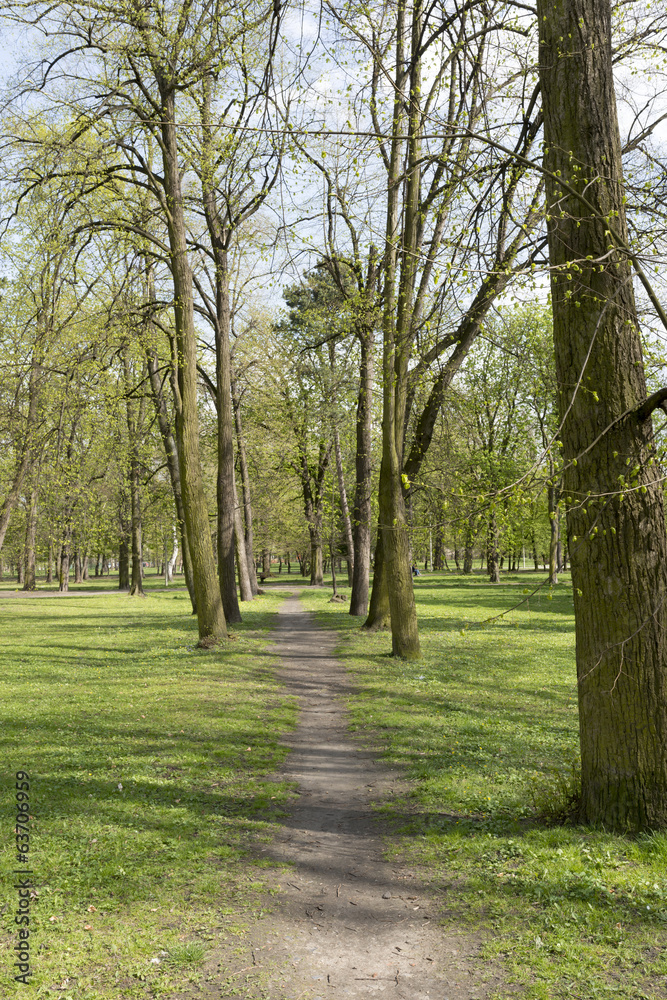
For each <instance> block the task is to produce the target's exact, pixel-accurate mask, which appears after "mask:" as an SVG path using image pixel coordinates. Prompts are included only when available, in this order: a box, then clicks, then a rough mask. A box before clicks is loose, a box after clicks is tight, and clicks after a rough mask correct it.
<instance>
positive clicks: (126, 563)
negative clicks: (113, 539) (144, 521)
mask: <svg viewBox="0 0 667 1000" xmlns="http://www.w3.org/2000/svg"><path fill="white" fill-rule="evenodd" d="M118 589H119V590H129V589H130V545H129V541H128V536H127V535H123V537H122V538H121V539H120V542H119V545H118Z"/></svg>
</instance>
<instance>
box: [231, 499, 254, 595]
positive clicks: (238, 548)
mask: <svg viewBox="0 0 667 1000" xmlns="http://www.w3.org/2000/svg"><path fill="white" fill-rule="evenodd" d="M234 552H235V555H236V568H237V572H238V577H239V592H240V596H241V600H242V601H252V600H253V598H254V596H255V595H254V593H253V589H252V585H251V583H250V574H249V573H248V556H247V553H246V547H245V539H244V537H243V517H242V515H241V508H240V507H239V502H238V497H237V495H236V483H234Z"/></svg>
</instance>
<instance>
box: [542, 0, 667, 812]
mask: <svg viewBox="0 0 667 1000" xmlns="http://www.w3.org/2000/svg"><path fill="white" fill-rule="evenodd" d="M537 10H538V22H539V31H540V82H541V90H542V96H543V104H544V116H545V147H546V153H545V165H546V167H547V169H548V170H549V171H550V173H551V176H550V177H549V178H548V184H547V206H548V208H547V211H548V230H549V255H550V261H551V267H552V285H551V295H552V302H553V313H554V343H555V353H556V372H557V377H558V385H559V394H560V401H559V405H560V412H561V419H562V431H561V438H562V442H563V450H562V458H563V494H562V502H563V503H564V504H566V507H567V530H568V536H569V538H568V544H569V551H570V559H571V565H572V581H573V586H574V606H575V621H576V636H577V674H578V682H579V683H578V689H579V719H580V736H581V757H582V799H581V810H580V819H581V821H583V822H587V823H599V824H604V826H605V827H607V828H609V829H615V830H619V831H627V830H633V831H636V830H640V829H644V828H661V827H663V828H664V827H665V826H667V628H666V627H665V626H666V625H667V621H666V613H667V608H666V600H667V542H666V537H665V520H664V510H663V494H662V482H661V472H660V471H659V469H658V467H657V464H656V455H655V445H654V439H653V430H652V425H651V418H650V406H644V407H643V406H642V404H644V403H645V402H646V385H645V379H644V366H643V361H642V351H641V343H640V338H639V334H638V330H637V313H636V308H635V301H634V294H633V286H632V272H631V268H630V264H629V261H628V258H627V254H626V253H624V252H623V251H622V250H619V249H617V247H618V245H619V244H623V243H624V242H625V241H626V240H627V231H626V224H625V212H624V196H623V186H622V166H621V146H620V139H619V132H618V124H617V117H616V102H615V95H614V86H613V74H612V58H611V14H610V4H609V0H558V2H556V3H554V2H553V0H538V4H537ZM572 189H574V191H575V192H577V193H578V194H579V195H581V196H583V198H584V199H585V202H584V201H582V199H581V198H580V197H577V196H576V194H574V193H573V191H572ZM626 486H627V490H626V489H625V488H624V487H626Z"/></svg>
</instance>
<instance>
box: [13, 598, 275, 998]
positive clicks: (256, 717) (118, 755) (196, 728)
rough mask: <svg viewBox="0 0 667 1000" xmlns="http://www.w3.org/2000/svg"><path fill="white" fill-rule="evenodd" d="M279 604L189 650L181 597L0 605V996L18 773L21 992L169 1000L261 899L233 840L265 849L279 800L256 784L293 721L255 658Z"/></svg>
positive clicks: (260, 605)
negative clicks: (23, 950) (23, 877)
mask: <svg viewBox="0 0 667 1000" xmlns="http://www.w3.org/2000/svg"><path fill="white" fill-rule="evenodd" d="M281 600H282V598H281V597H280V596H279V595H276V594H267V595H266V596H265V597H262V598H260V599H259V600H257V602H254V603H253V605H252V607H251V608H250V609H248V610H246V609H244V623H243V625H242V626H238V627H236V628H235V633H236V640H235V641H231V642H230V643H229V644H228V646H227V647H226V648H225V649H224V650H221V651H217V650H216V651H213V652H206V651H202V650H198V649H195V643H196V641H197V634H196V627H195V622H194V621H193V619H192V617H191V615H190V614H189V601H188V598H187V594H186V593H184V592H173V591H172V592H166V593H165V592H163V593H158V592H155V593H152V594H151V595H150V596H149V597H147V598H146V599H145V600H141V599H130V598H129V597H128V596H127V595H125V594H122V595H115V596H111V595H110V596H108V597H103V598H94V597H85V598H82V599H79V598H77V597H71V598H67V599H62V598H53V597H43V598H37V599H30V600H20V599H16V598H9V599H5V600H2V599H0V719H1V725H0V733H1V736H0V739H1V743H2V761H3V767H2V774H3V780H2V813H1V814H2V816H4V824H5V830H4V834H3V837H2V844H3V851H2V856H1V864H2V874H3V876H4V878H3V884H4V889H3V899H2V903H3V910H2V913H3V920H2V935H1V939H0V955H1V957H0V996H6V997H14V996H16V995H17V989H20V987H17V984H15V983H14V982H13V981H12V975H14V974H15V973H14V972H12V969H11V965H12V962H13V961H14V959H13V957H11V958H10V955H11V954H12V949H13V947H14V944H15V943H16V940H17V938H16V927H15V925H14V911H15V909H16V892H15V891H14V890H13V889H12V888H11V886H12V881H13V879H12V876H11V871H12V869H13V868H15V867H16V857H15V851H14V850H13V849H12V848H13V845H12V832H13V831H12V828H13V821H12V812H13V805H12V803H13V799H14V774H15V772H16V771H17V770H18V769H22V768H25V770H27V771H28V772H29V774H30V777H31V791H30V795H31V806H30V814H31V816H32V817H33V818H32V819H31V823H30V826H31V851H30V857H31V860H32V865H31V867H32V868H33V869H34V872H35V874H34V883H35V888H36V893H37V896H36V898H34V899H33V901H32V913H31V925H30V930H31V939H30V944H31V952H32V954H33V957H32V960H31V967H32V969H33V972H34V975H33V977H32V981H31V987H30V991H31V992H32V993H34V994H35V995H47V994H49V995H51V994H50V990H52V989H55V988H58V990H59V992H58V994H57V995H59V996H60V997H61V998H71V1000H84V998H85V1000H98V998H107V997H112V996H113V997H116V996H122V997H135V996H137V997H144V996H145V997H161V996H162V997H173V996H175V994H176V991H177V990H179V989H180V988H181V987H182V986H183V984H184V983H186V982H187V981H188V980H189V979H194V980H195V981H196V980H197V979H198V977H199V975H200V971H198V970H200V969H201V965H202V961H203V959H204V957H205V955H206V952H207V950H209V949H210V947H211V945H210V942H213V941H216V942H217V941H218V940H219V938H220V937H224V936H225V935H231V938H230V940H233V938H234V933H236V932H238V933H241V932H242V930H243V926H244V921H245V922H247V920H249V919H250V918H251V916H252V913H253V911H254V910H256V909H257V907H258V906H259V905H260V903H259V897H260V891H261V890H262V888H263V885H262V872H261V869H260V868H258V867H257V865H258V862H257V861H256V860H253V858H252V857H248V856H247V848H248V845H249V842H250V840H251V839H252V841H253V842H254V843H256V842H257V839H258V838H259V839H262V838H263V837H265V838H270V836H271V833H272V830H273V825H272V824H273V822H275V820H276V818H277V816H278V815H279V814H280V806H281V804H282V803H284V801H285V799H286V798H287V795H288V790H287V789H286V787H285V786H283V785H282V784H279V783H276V782H275V781H271V780H269V777H268V776H269V775H270V774H271V773H272V772H274V771H275V769H276V767H277V766H278V765H279V763H280V761H281V760H282V759H283V757H284V754H285V751H284V749H283V748H282V747H281V746H280V745H279V742H278V741H279V739H280V737H281V735H282V734H283V733H285V732H286V731H288V730H289V729H290V728H291V727H292V726H293V723H294V705H293V704H292V702H291V701H289V700H287V699H286V698H285V696H284V694H283V692H282V690H281V688H280V686H279V685H278V684H277V682H276V680H275V679H274V676H273V673H272V669H271V657H270V654H269V653H268V652H267V651H266V632H267V629H268V628H269V627H270V626H271V624H272V621H273V613H274V611H275V609H276V608H277V606H278V603H279V602H280V601H281ZM155 959H159V962H157V961H152V960H155Z"/></svg>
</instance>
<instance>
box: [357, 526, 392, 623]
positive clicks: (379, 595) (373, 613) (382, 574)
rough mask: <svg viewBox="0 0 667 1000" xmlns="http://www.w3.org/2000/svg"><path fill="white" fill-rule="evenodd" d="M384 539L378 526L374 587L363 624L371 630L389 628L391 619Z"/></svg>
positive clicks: (374, 562) (374, 561) (374, 560)
mask: <svg viewBox="0 0 667 1000" xmlns="http://www.w3.org/2000/svg"><path fill="white" fill-rule="evenodd" d="M382 539H383V535H382V532H381V531H380V529H379V528H378V534H377V541H376V542H375V557H374V559H373V587H372V589H371V599H370V603H369V606H368V617H367V618H366V621H365V622H364V624H363V626H362V627H363V628H365V629H368V630H369V632H375V631H377V630H378V629H381V628H388V627H389V625H390V621H391V620H390V613H389V588H388V587H387V574H386V571H385V565H384V555H383V545H382Z"/></svg>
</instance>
